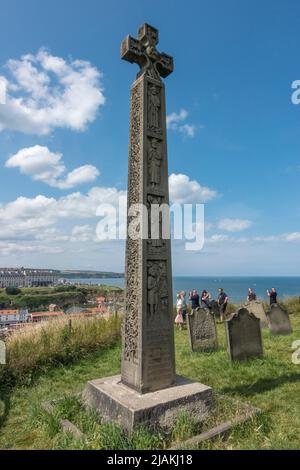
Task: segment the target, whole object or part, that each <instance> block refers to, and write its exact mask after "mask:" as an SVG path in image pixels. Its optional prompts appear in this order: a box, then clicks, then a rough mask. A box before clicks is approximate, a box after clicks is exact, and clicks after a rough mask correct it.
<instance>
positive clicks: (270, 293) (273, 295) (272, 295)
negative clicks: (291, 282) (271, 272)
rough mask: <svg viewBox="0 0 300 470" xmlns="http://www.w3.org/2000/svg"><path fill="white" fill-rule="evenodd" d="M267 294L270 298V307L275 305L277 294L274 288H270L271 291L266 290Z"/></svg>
mask: <svg viewBox="0 0 300 470" xmlns="http://www.w3.org/2000/svg"><path fill="white" fill-rule="evenodd" d="M267 294H268V296H269V297H270V305H272V304H276V303H277V292H276V289H275V287H272V289H271V291H269V290H267Z"/></svg>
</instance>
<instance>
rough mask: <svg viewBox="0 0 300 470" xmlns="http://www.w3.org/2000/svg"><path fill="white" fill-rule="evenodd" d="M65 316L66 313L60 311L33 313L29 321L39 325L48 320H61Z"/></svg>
mask: <svg viewBox="0 0 300 470" xmlns="http://www.w3.org/2000/svg"><path fill="white" fill-rule="evenodd" d="M64 314H65V312H63V311H60V310H59V311H57V312H53V311H51V312H49V311H48V312H32V313H30V314H29V321H31V322H33V323H37V322H41V321H46V320H54V319H55V318H61V316H62V315H64Z"/></svg>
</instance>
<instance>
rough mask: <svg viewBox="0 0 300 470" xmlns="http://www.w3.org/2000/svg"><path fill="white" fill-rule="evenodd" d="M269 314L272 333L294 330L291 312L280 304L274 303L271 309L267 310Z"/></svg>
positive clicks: (280, 333) (278, 333)
mask: <svg viewBox="0 0 300 470" xmlns="http://www.w3.org/2000/svg"><path fill="white" fill-rule="evenodd" d="M267 316H268V320H269V328H270V331H271V334H272V335H290V334H292V332H293V330H292V325H291V321H290V317H289V314H288V312H287V311H286V310H284V309H283V308H282V307H281V306H280V305H279V304H277V303H276V304H272V305H271V307H270V311H269V312H267Z"/></svg>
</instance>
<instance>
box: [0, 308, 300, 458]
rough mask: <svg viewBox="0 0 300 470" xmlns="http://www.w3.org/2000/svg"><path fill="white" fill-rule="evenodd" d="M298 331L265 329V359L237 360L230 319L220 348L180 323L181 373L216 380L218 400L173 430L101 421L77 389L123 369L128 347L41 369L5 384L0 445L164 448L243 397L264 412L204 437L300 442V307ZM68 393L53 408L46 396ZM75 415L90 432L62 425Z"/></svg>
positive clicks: (276, 445) (251, 445) (233, 411)
mask: <svg viewBox="0 0 300 470" xmlns="http://www.w3.org/2000/svg"><path fill="white" fill-rule="evenodd" d="M291 321H292V325H293V330H294V332H293V334H292V335H291V336H282V337H272V336H271V335H270V333H269V331H268V330H264V332H263V337H264V350H265V356H264V358H263V359H255V360H251V361H248V362H243V363H231V362H230V361H229V359H228V356H227V351H226V344H225V335H224V326H223V325H219V324H218V325H217V327H218V336H219V344H220V348H219V350H218V351H216V352H211V353H192V352H191V351H190V349H189V345H188V338H187V332H186V331H176V333H175V338H176V365H177V373H178V374H182V375H185V376H187V377H189V378H192V379H195V380H197V381H199V382H202V383H205V384H208V385H210V386H211V387H213V389H214V391H215V392H216V393H217V407H216V410H215V412H214V413H213V414H212V415H211V417H210V418H209V419H208V420H207V421H206V422H205V423H204V424H203V426H201V428H199V426H197V425H196V423H195V422H194V420H193V419H192V418H191V417H190V416H188V415H186V414H182V415H180V416H178V422H177V423H176V424H175V426H174V428H173V430H172V433H171V434H170V435H169V436H165V435H162V434H154V433H149V431H147V430H145V429H139V430H137V431H136V432H135V433H134V434H133V436H132V437H131V438H130V439H129V438H128V437H127V436H126V435H125V433H124V432H123V431H122V429H121V428H120V427H119V426H118V425H115V424H112V423H110V424H101V423H100V424H99V423H97V421H96V419H95V416H94V414H93V413H87V412H85V411H84V410H83V409H82V408H81V405H80V403H79V402H78V399H77V398H74V395H75V394H76V393H78V392H81V391H82V390H83V388H84V385H85V383H86V381H87V380H89V379H93V378H97V377H105V376H110V375H114V374H117V373H119V370H120V358H121V347H120V344H119V342H118V343H117V344H114V345H113V346H111V347H110V348H106V349H102V350H98V351H95V352H93V353H90V354H89V355H88V356H87V357H84V358H82V359H80V360H78V361H77V362H75V363H71V364H70V365H68V366H67V367H65V366H57V367H55V368H52V369H50V370H48V371H47V372H46V373H45V374H42V375H40V376H38V377H37V378H36V379H35V381H34V382H33V384H32V385H31V386H27V387H26V386H23V387H20V386H19V387H16V388H14V389H3V390H2V392H0V393H1V395H0V448H1V449H158V448H165V447H167V446H168V445H169V444H170V443H171V442H172V441H175V442H176V441H177V442H179V441H182V440H185V439H187V438H189V437H190V436H192V435H194V434H195V433H198V432H200V431H204V430H207V429H209V428H211V427H212V426H215V425H216V424H218V423H220V422H222V421H226V420H228V419H230V418H232V417H234V416H236V415H237V414H238V413H239V412H240V411H241V409H242V405H240V404H237V405H235V404H234V403H233V402H232V400H231V399H232V398H234V399H237V400H239V401H242V402H244V403H245V402H248V403H250V404H252V405H254V406H256V407H259V408H261V409H262V411H263V412H262V413H261V414H260V415H258V416H256V417H255V418H253V419H251V420H250V421H249V422H247V423H246V424H243V425H240V426H238V427H237V428H235V429H234V430H232V431H231V432H230V433H229V435H227V436H226V437H223V438H218V439H215V440H213V441H209V442H205V443H202V444H201V445H200V448H202V449H300V433H299V429H300V365H295V364H293V363H292V361H291V356H292V349H291V346H292V342H293V341H294V340H297V339H300V312H299V311H298V312H297V313H294V314H293V315H291ZM57 398H64V399H63V400H62V402H61V403H60V404H59V405H58V406H57V407H55V411H54V412H53V413H51V414H48V413H46V412H44V411H42V409H41V403H42V402H45V401H48V400H51V399H57ZM61 417H64V418H66V417H69V418H70V419H71V421H73V422H74V423H75V424H77V426H78V427H79V428H80V429H81V430H82V431H83V432H84V433H85V434H86V439H84V440H80V439H75V438H74V437H73V436H71V435H70V434H68V433H64V432H62V431H61V430H60V428H59V426H58V421H59V418H61Z"/></svg>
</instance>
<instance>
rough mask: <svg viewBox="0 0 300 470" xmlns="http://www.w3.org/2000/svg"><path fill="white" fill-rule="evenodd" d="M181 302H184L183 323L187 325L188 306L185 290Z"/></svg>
mask: <svg viewBox="0 0 300 470" xmlns="http://www.w3.org/2000/svg"><path fill="white" fill-rule="evenodd" d="M181 301H182V318H183V323H185V322H186V312H187V305H186V292H185V291H184V290H183V291H182V292H181Z"/></svg>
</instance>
